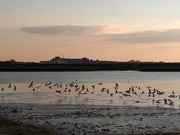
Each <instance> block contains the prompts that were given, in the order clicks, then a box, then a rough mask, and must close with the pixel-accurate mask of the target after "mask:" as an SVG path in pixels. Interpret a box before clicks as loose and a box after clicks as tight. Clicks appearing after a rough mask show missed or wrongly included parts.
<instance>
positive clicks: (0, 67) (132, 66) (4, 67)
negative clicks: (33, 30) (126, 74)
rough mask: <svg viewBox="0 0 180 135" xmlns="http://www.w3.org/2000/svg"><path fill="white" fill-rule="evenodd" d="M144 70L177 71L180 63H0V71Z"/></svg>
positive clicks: (179, 68)
mask: <svg viewBox="0 0 180 135" xmlns="http://www.w3.org/2000/svg"><path fill="white" fill-rule="evenodd" d="M127 70H131V71H146V72H166V71H167V72H179V71H180V63H161V62H157V63H156V62H152V63H151V62H140V63H129V62H119V63H110V64H104V63H101V64H89V63H86V64H39V63H26V64H14V63H13V64H12V63H8V64H6V63H4V64H0V72H23V71H24V72H35V71H38V72H41V71H42V72H44V71H54V72H56V71H127Z"/></svg>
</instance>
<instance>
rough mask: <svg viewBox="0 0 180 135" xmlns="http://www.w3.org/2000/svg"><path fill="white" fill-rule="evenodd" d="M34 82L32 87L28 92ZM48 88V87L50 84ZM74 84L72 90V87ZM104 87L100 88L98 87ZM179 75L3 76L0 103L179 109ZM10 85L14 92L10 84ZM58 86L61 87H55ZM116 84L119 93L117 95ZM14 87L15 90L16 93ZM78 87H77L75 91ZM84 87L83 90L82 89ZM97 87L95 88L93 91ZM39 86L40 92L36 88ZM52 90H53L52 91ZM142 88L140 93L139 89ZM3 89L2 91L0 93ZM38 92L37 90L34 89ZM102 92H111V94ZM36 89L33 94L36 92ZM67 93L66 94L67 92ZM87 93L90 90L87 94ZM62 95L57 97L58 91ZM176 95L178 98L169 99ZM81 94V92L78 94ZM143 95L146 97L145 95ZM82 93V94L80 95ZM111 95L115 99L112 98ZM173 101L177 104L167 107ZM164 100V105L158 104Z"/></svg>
mask: <svg viewBox="0 0 180 135" xmlns="http://www.w3.org/2000/svg"><path fill="white" fill-rule="evenodd" d="M32 81H33V86H32V87H31V88H29V85H30V83H31V82H32ZM50 82H51V84H50V85H48V86H45V84H48V83H50ZM72 82H73V86H72V87H70V86H69V84H71V83H72ZM100 82H101V83H102V84H101V85H99V83H100ZM179 82H180V73H179V72H135V71H96V72H0V102H1V103H37V104H38V103H39V104H88V105H113V106H114V105H116V106H161V107H173V108H179V106H180V100H179V95H180V90H179V88H180V83H179ZM10 83H11V86H12V87H11V88H9V87H8V86H9V84H10ZM55 83H57V84H58V85H60V84H62V87H60V86H58V87H57V86H54V84H55ZM115 83H118V86H119V87H118V89H117V91H118V92H121V93H116V94H115V88H114V87H115ZM14 85H15V86H16V90H15V91H14ZM75 85H78V86H77V87H78V90H77V91H76V88H75V87H74V86H75ZM83 85H84V90H82V89H83ZM92 85H95V88H93V87H92ZM38 86H40V87H39V88H36V87H38ZM49 86H50V87H49ZM147 86H151V89H152V90H153V89H154V88H155V89H157V90H159V91H164V92H165V94H163V95H157V94H155V95H154V97H153V96H152V94H151V96H150V97H149V96H148V92H149V91H148V88H147ZM132 87H133V89H134V91H135V92H136V95H135V94H132V92H131V94H130V95H131V97H129V96H127V97H125V96H123V95H122V93H123V94H124V93H126V92H125V91H127V90H128V89H129V88H132ZM139 87H140V89H139ZM2 88H3V89H4V91H3V90H1V89H2ZM34 88H35V89H34ZM102 88H105V89H106V90H107V89H109V93H107V91H106V90H105V91H104V92H102V91H101V90H102ZM33 89H34V91H33ZM65 89H67V90H65ZM87 89H88V90H87ZM57 90H58V91H61V94H60V93H57V92H56V91H57ZM172 90H173V91H174V92H175V94H174V95H176V97H175V98H169V97H168V96H169V95H172ZM79 91H81V92H79ZM142 91H144V92H145V94H142ZM78 93H79V94H78ZM110 94H112V96H111V95H110ZM163 99H170V100H172V101H173V102H174V104H172V105H169V103H168V104H166V105H165V104H164V101H163ZM157 100H162V101H161V103H156V101H157Z"/></svg>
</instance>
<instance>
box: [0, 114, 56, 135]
mask: <svg viewBox="0 0 180 135" xmlns="http://www.w3.org/2000/svg"><path fill="white" fill-rule="evenodd" d="M0 135H58V134H57V133H55V132H54V131H52V130H49V129H47V128H44V127H37V126H33V125H26V124H22V123H17V122H12V121H10V120H7V119H4V118H0Z"/></svg>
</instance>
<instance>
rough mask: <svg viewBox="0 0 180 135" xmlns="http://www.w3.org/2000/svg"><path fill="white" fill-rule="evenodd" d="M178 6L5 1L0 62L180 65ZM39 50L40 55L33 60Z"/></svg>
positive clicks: (140, 1)
mask: <svg viewBox="0 0 180 135" xmlns="http://www.w3.org/2000/svg"><path fill="white" fill-rule="evenodd" d="M179 5H180V1H179V0H173V1H170V0H53V1H50V0H0V18H1V21H0V39H1V43H0V47H1V50H0V53H1V55H0V56H1V57H0V60H7V59H11V58H14V59H17V60H22V61H39V60H43V59H50V58H51V57H53V56H54V55H59V56H62V55H65V56H67V57H84V56H87V57H90V58H92V59H96V58H98V59H107V60H117V61H126V60H129V59H139V60H142V61H151V60H154V61H161V60H162V61H178V55H175V54H176V53H178V51H179V49H180V48H179V45H178V44H179V42H180V40H179V36H180V30H179V29H180V14H179V13H180V8H179ZM10 39H11V40H10ZM35 46H36V47H37V48H38V49H39V50H41V51H38V50H36V51H34V56H31V53H29V52H30V51H33V50H34V47H35ZM134 47H135V48H136V49H137V51H136V52H133V51H132V49H133V48H134ZM159 48H162V49H159ZM164 48H166V49H164ZM167 48H168V49H167ZM87 49H88V50H89V51H87ZM99 49H100V50H101V51H98V50H99ZM13 50H15V51H13ZM49 50H50V51H49ZM57 50H59V51H57ZM117 50H118V51H117ZM139 50H140V51H141V52H143V51H144V52H145V53H146V54H147V55H143V54H141V53H138V52H139ZM150 50H151V51H153V52H154V55H151V53H150V52H151V51H150ZM9 51H10V53H9ZM20 51H23V52H27V53H24V54H23V53H19V52H20ZM90 51H93V52H94V53H93V55H92V53H91V52H90ZM7 52H8V53H7ZM47 52H48V53H47ZM167 54H168V55H167Z"/></svg>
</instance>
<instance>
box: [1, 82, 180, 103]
mask: <svg viewBox="0 0 180 135" xmlns="http://www.w3.org/2000/svg"><path fill="white" fill-rule="evenodd" d="M76 81H77V80H76ZM76 81H75V82H72V83H69V84H63V83H55V84H53V83H52V82H49V83H46V84H45V85H44V87H47V88H48V89H50V90H54V91H55V92H56V93H58V94H63V93H67V92H71V91H74V92H76V93H77V94H78V95H79V96H80V95H86V94H94V93H95V92H97V91H98V92H100V93H105V94H108V95H109V96H111V97H113V96H115V95H117V94H120V95H121V96H122V97H132V96H140V95H147V97H152V101H153V102H154V103H157V104H165V105H174V102H173V100H172V99H173V98H179V99H180V95H176V93H175V92H174V90H172V93H171V94H170V95H169V96H168V97H167V98H163V99H158V100H155V99H153V97H156V96H161V95H164V94H165V92H164V91H160V90H158V89H155V88H152V87H151V86H147V89H146V90H141V87H139V86H131V87H129V88H128V89H127V90H124V91H122V90H120V86H119V83H115V84H114V86H113V87H114V88H113V90H110V89H108V88H105V87H103V83H102V82H100V83H98V84H93V85H91V86H90V87H86V86H85V85H84V84H76ZM99 86H101V87H99ZM27 87H28V88H29V89H31V90H32V91H34V92H35V91H36V90H38V89H40V88H41V87H43V85H38V86H36V85H35V83H34V82H33V81H32V82H31V83H30V84H29V85H27ZM6 89H12V90H13V91H16V90H17V86H16V85H13V84H11V83H9V84H8V86H7V88H6ZM1 91H5V87H2V88H1ZM135 103H140V101H139V100H137V101H135Z"/></svg>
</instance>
